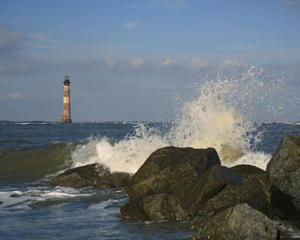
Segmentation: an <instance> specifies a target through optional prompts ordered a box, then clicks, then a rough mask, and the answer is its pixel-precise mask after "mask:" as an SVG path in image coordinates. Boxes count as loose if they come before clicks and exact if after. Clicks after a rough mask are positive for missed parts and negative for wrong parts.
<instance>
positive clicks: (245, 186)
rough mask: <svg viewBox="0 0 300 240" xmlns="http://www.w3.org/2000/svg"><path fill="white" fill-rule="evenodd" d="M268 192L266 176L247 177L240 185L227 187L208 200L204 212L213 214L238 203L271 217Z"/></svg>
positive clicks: (271, 211)
mask: <svg viewBox="0 0 300 240" xmlns="http://www.w3.org/2000/svg"><path fill="white" fill-rule="evenodd" d="M269 190H270V184H269V181H268V177H267V174H258V175H255V174H254V175H248V177H247V178H245V180H244V181H243V182H242V183H241V184H235V185H232V184H231V185H227V186H226V187H225V188H224V189H223V190H222V191H220V192H219V193H218V194H217V195H216V196H215V197H213V198H211V199H209V200H208V201H207V202H206V203H205V206H204V212H206V213H215V212H218V211H222V210H224V209H226V208H229V207H232V206H234V205H237V204H240V203H247V204H248V205H250V206H251V207H252V208H254V209H257V210H259V211H261V212H263V213H265V214H267V215H268V216H272V215H273V210H272V208H271V204H270V201H271V200H270V192H269Z"/></svg>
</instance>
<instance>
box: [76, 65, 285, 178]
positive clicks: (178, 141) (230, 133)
mask: <svg viewBox="0 0 300 240" xmlns="http://www.w3.org/2000/svg"><path fill="white" fill-rule="evenodd" d="M272 81H273V80H272ZM273 82H274V81H273ZM275 85H276V83H275ZM277 85H278V86H280V87H279V88H276V87H273V85H272V84H271V83H270V79H269V78H266V77H265V75H264V72H263V69H262V68H260V67H256V66H250V67H247V68H245V69H244V70H242V71H240V72H239V73H236V72H235V73H233V74H232V75H231V76H226V75H222V74H217V77H216V78H215V79H213V80H206V81H205V82H204V83H203V84H202V85H201V87H200V88H199V89H197V90H196V91H197V97H195V98H194V99H192V100H188V101H184V102H183V103H182V105H181V106H180V108H179V110H178V111H177V117H176V119H175V121H174V123H172V125H171V127H170V128H169V130H168V131H167V132H163V131H161V130H160V129H159V128H155V127H150V126H149V125H147V124H138V125H137V126H136V128H135V132H134V133H133V134H131V135H128V136H127V137H126V138H125V139H124V140H122V141H119V142H117V143H114V144H112V143H111V142H110V141H109V139H107V138H105V137H104V138H100V139H95V138H93V139H90V140H89V142H88V143H87V144H85V145H83V146H78V147H77V149H76V151H74V152H73V153H72V160H73V166H72V167H78V166H82V165H86V164H91V163H100V164H104V165H105V166H107V167H108V168H109V169H110V170H111V171H122V172H128V173H132V174H134V173H135V172H136V171H137V170H138V169H139V167H140V166H141V165H142V164H143V163H144V162H145V160H146V159H147V158H148V157H149V155H150V154H151V153H152V152H154V151H155V150H157V149H158V148H162V147H165V146H176V147H193V148H208V147H213V148H215V149H216V150H217V152H218V154H219V157H220V159H221V161H222V164H223V165H225V166H234V165H237V164H252V165H255V166H257V167H259V168H262V169H266V165H267V163H268V161H269V159H270V157H271V156H270V155H269V154H266V153H264V152H258V151H256V150H255V146H256V145H257V144H258V143H259V142H260V141H261V136H262V132H258V131H257V124H254V122H253V121H252V116H253V114H257V109H260V106H261V105H262V104H263V103H265V102H267V101H270V99H269V96H272V94H273V95H274V92H275V93H278V92H279V91H280V90H281V89H283V84H282V80H280V84H277ZM272 104H273V103H272ZM272 104H269V106H270V108H271V109H273V110H274V109H275V107H274V106H273V105H274V104H273V105H272ZM271 105H272V106H273V108H272V106H271ZM272 112H273V113H275V111H272Z"/></svg>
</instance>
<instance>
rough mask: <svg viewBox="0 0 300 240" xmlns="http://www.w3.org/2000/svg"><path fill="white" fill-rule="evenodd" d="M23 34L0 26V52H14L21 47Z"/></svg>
mask: <svg viewBox="0 0 300 240" xmlns="http://www.w3.org/2000/svg"><path fill="white" fill-rule="evenodd" d="M23 39H24V36H23V35H22V34H21V33H19V32H10V31H6V30H4V29H3V28H0V53H14V52H16V51H18V50H20V49H21V47H22V41H23Z"/></svg>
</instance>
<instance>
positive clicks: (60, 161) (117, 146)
mask: <svg viewBox="0 0 300 240" xmlns="http://www.w3.org/2000/svg"><path fill="white" fill-rule="evenodd" d="M178 127H179V126H178V124H176V123H175V122H83V123H80V122H77V123H73V124H59V123H58V122H9V121H2V122H0V166H1V167H0V233H1V234H0V239H14V240H15V239H189V238H190V237H191V236H192V235H194V234H195V232H193V231H188V230H186V225H187V223H186V222H167V221H158V222H155V221H154V222H152V221H130V220H121V219H120V212H119V209H120V207H121V206H123V205H124V204H125V203H126V201H127V200H128V199H127V196H126V195H124V194H122V193H121V192H122V189H109V190H100V189H94V188H84V189H74V188H66V187H52V186H51V185H50V179H51V178H52V177H54V176H56V175H57V174H58V173H61V172H63V171H64V170H66V169H68V168H70V167H75V166H82V165H85V164H89V163H94V162H98V163H104V164H106V165H107V166H109V167H110V168H111V169H112V170H123V171H126V172H130V173H133V172H134V171H135V170H136V168H138V167H139V165H141V164H142V161H144V160H145V159H146V158H147V156H148V155H149V154H150V153H151V152H152V150H155V149H154V148H157V147H159V146H158V145H159V144H161V146H165V145H167V144H172V142H168V141H170V139H166V136H167V135H168V138H170V136H174V138H175V137H176V136H175V135H174V134H175V133H174V131H175V130H174V128H177V131H178ZM252 130H253V132H252V133H247V134H246V136H252V137H253V138H254V137H255V136H257V135H258V133H259V141H257V142H255V141H254V140H253V139H250V140H249V142H250V145H251V146H250V147H249V149H247V151H248V152H247V153H245V154H244V155H243V156H241V157H240V158H239V159H237V160H236V161H235V162H230V161H227V162H226V161H225V162H224V165H228V166H232V165H235V164H237V163H238V162H243V163H247V164H254V165H257V166H260V167H262V168H264V167H265V165H266V162H267V161H268V160H269V158H270V157H271V155H272V154H273V153H274V152H275V150H276V148H277V146H278V144H279V143H280V141H281V139H282V137H283V136H285V135H300V123H292V122H281V123H271V122H270V123H256V124H254V127H253V129H252ZM171 132H172V133H171ZM177 137H178V136H177ZM185 138H187V136H185ZM187 141H188V142H189V140H188V139H187ZM152 145H153V146H152ZM173 145H174V144H173ZM216 146H217V145H216ZM152 148H153V149H152ZM230 148H232V147H230ZM226 149H227V150H228V149H229V147H227V148H226ZM244 151H245V150H244ZM231 152H233V155H236V152H238V153H239V151H237V150H231ZM223 155H224V157H225V158H226V156H227V155H228V153H227V155H226V154H223ZM122 157H123V159H122ZM124 159H125V160H124ZM223 161H224V160H223ZM108 162H109V163H110V164H108ZM118 163H119V164H118ZM297 236H299V233H297V232H295V231H292V230H288V229H285V231H284V234H283V236H282V239H290V237H293V239H295V238H297ZM298 239H300V237H299V238H298Z"/></svg>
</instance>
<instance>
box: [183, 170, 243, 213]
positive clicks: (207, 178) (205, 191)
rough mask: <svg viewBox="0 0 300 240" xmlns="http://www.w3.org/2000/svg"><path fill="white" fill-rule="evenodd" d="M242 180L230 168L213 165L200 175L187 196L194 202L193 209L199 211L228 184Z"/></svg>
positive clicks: (235, 183)
mask: <svg viewBox="0 0 300 240" xmlns="http://www.w3.org/2000/svg"><path fill="white" fill-rule="evenodd" d="M242 181H243V180H242V178H240V177H239V176H238V175H237V174H236V173H235V172H234V171H232V170H230V169H229V168H227V167H223V166H220V165H213V166H212V167H211V168H209V169H208V170H206V171H205V172H204V173H203V174H202V175H201V176H200V177H199V179H198V181H197V182H196V183H195V185H194V186H193V188H191V189H190V190H191V191H190V192H189V194H187V195H186V198H187V199H188V200H189V201H190V202H191V203H192V205H193V211H194V212H197V211H199V210H202V209H203V207H204V205H205V203H206V202H207V201H208V200H209V199H211V198H213V197H214V196H215V195H217V194H218V193H219V192H220V191H222V190H223V189H224V188H225V187H226V186H227V185H237V184H240V183H242Z"/></svg>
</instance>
